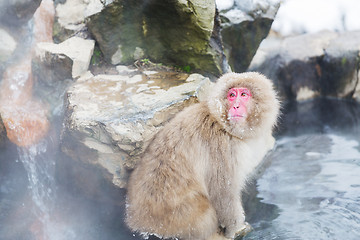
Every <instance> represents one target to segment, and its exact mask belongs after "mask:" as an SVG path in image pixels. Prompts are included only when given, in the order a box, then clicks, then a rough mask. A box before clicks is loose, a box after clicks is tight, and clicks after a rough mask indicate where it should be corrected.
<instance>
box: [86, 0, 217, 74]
mask: <svg viewBox="0 0 360 240" xmlns="http://www.w3.org/2000/svg"><path fill="white" fill-rule="evenodd" d="M216 19H217V18H216V11H215V1H214V0H207V1H200V0H191V1H183V0H171V1H160V0H151V1H145V0H133V1H126V0H114V1H113V2H112V3H111V4H109V5H108V6H106V7H105V8H104V9H103V10H102V11H101V12H100V13H98V14H95V15H93V16H91V17H90V18H89V21H88V23H87V26H88V28H89V30H90V32H91V33H92V34H93V36H94V37H95V39H96V41H97V43H98V44H99V46H100V49H101V51H102V52H103V54H104V57H105V59H106V60H107V61H108V62H110V63H112V64H115V65H116V64H129V63H132V62H134V61H135V60H137V59H140V58H144V57H147V58H150V59H151V60H153V61H154V62H162V63H165V64H170V65H177V66H180V67H184V66H188V67H190V68H192V69H200V70H203V71H207V72H211V73H213V74H215V75H219V74H221V73H222V72H224V69H223V68H224V67H223V61H224V56H223V54H222V43H221V38H220V36H219V35H218V34H216V32H217V31H218V29H215V30H214V27H215V28H216V27H218V25H219V24H216V22H215V21H216Z"/></svg>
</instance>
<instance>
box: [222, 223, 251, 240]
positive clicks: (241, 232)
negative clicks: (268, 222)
mask: <svg viewBox="0 0 360 240" xmlns="http://www.w3.org/2000/svg"><path fill="white" fill-rule="evenodd" d="M229 230H230V229H227V230H226V231H225V236H226V237H227V238H230V239H236V238H238V237H243V236H245V235H246V234H248V233H249V232H251V231H252V230H253V228H252V227H251V225H250V224H249V223H248V222H244V225H243V226H242V227H241V228H240V229H238V230H237V231H231V230H230V231H229Z"/></svg>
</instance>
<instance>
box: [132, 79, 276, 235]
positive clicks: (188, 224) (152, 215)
mask: <svg viewBox="0 0 360 240" xmlns="http://www.w3.org/2000/svg"><path fill="white" fill-rule="evenodd" d="M233 87H245V88H247V89H249V90H250V91H251V94H252V100H251V102H250V103H249V106H248V113H249V114H248V116H247V119H246V122H245V124H244V123H242V124H235V123H233V122H230V121H229V120H228V115H227V112H228V108H229V106H228V103H227V92H228V90H229V89H231V88H233ZM278 113H279V101H278V100H277V97H276V93H275V91H274V90H273V86H272V83H271V81H270V80H268V79H267V78H265V77H264V76H262V75H260V74H258V73H242V74H237V73H229V74H225V75H224V76H222V77H221V78H220V79H219V80H218V81H217V83H216V84H215V86H214V88H213V91H212V93H210V94H209V98H208V101H207V102H200V103H197V104H195V105H193V106H191V107H188V108H187V109H185V110H184V111H182V112H180V113H179V114H178V115H177V116H176V117H175V118H174V119H172V120H171V121H170V122H169V123H168V124H166V126H165V127H164V128H163V129H162V130H161V131H160V132H159V133H158V134H157V135H156V136H155V137H154V138H153V139H152V141H151V143H150V144H149V146H148V147H147V149H146V150H145V152H144V155H143V157H142V159H141V160H140V162H139V163H138V165H137V167H136V168H135V170H134V171H133V173H132V174H131V177H130V180H129V185H128V206H127V219H126V222H127V224H128V226H129V227H130V228H131V229H132V230H134V231H138V232H146V233H152V234H156V235H159V236H162V237H164V238H172V237H177V238H180V239H209V238H210V237H211V236H212V237H214V236H217V232H218V230H219V227H220V226H221V227H223V228H224V229H225V237H227V238H234V237H235V235H236V233H237V232H239V231H241V230H243V229H244V228H245V215H244V210H243V208H242V204H241V196H240V195H241V190H242V189H243V188H244V186H245V182H246V177H247V176H248V175H249V174H250V173H251V171H252V170H253V169H254V168H255V167H256V166H257V165H258V163H259V162H260V161H261V159H262V158H263V156H264V155H265V154H266V152H267V151H268V150H269V149H270V148H271V147H272V145H273V141H274V140H273V138H272V135H271V133H272V128H273V126H274V125H275V124H276V120H277V117H278Z"/></svg>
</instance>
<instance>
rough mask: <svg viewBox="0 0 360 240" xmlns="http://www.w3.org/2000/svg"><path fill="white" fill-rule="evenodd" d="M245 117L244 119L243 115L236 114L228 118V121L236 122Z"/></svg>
mask: <svg viewBox="0 0 360 240" xmlns="http://www.w3.org/2000/svg"><path fill="white" fill-rule="evenodd" d="M245 117H246V116H245V115H238V114H237V115H232V116H229V117H228V119H229V120H235V121H238V120H242V119H244V118H245Z"/></svg>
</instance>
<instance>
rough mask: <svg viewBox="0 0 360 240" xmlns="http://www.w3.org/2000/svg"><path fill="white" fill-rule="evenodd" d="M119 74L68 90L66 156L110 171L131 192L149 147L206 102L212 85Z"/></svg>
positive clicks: (199, 79)
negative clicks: (180, 116)
mask: <svg viewBox="0 0 360 240" xmlns="http://www.w3.org/2000/svg"><path fill="white" fill-rule="evenodd" d="M118 70H119V72H121V73H120V74H118V75H97V76H93V75H92V74H91V73H88V75H86V76H83V77H82V78H80V79H79V80H78V81H77V82H76V83H75V84H74V85H73V86H72V87H71V88H70V89H69V90H68V92H67V100H66V105H67V114H66V119H65V129H64V133H63V139H62V142H63V144H62V150H63V152H65V153H66V154H67V155H68V156H70V157H71V158H73V159H74V160H76V161H79V162H82V163H85V164H90V165H95V166H98V167H99V168H101V169H105V170H106V171H107V176H106V177H107V178H108V179H109V180H111V181H112V182H113V183H114V184H115V185H117V186H119V187H125V186H126V181H127V178H128V170H130V169H132V168H133V167H134V165H135V163H136V160H137V158H138V156H139V154H140V153H141V152H142V151H143V150H144V148H145V147H146V145H147V144H148V141H149V140H150V139H151V138H152V136H153V135H154V134H155V133H156V132H157V131H158V130H159V129H160V128H161V127H162V124H163V123H165V122H166V121H168V120H169V119H171V118H172V117H173V116H174V115H175V114H176V113H177V112H179V111H180V110H181V109H182V108H184V107H185V106H187V105H189V104H192V103H194V102H195V101H196V98H203V96H202V95H201V93H202V92H203V91H206V90H204V89H205V86H206V85H207V84H209V80H208V79H207V78H205V77H203V76H201V75H199V74H192V75H188V74H184V73H178V72H154V71H149V72H146V71H145V72H143V73H142V74H141V73H140V72H139V71H136V70H132V69H129V68H127V67H124V66H122V67H118ZM79 152H80V153H81V154H79Z"/></svg>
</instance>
